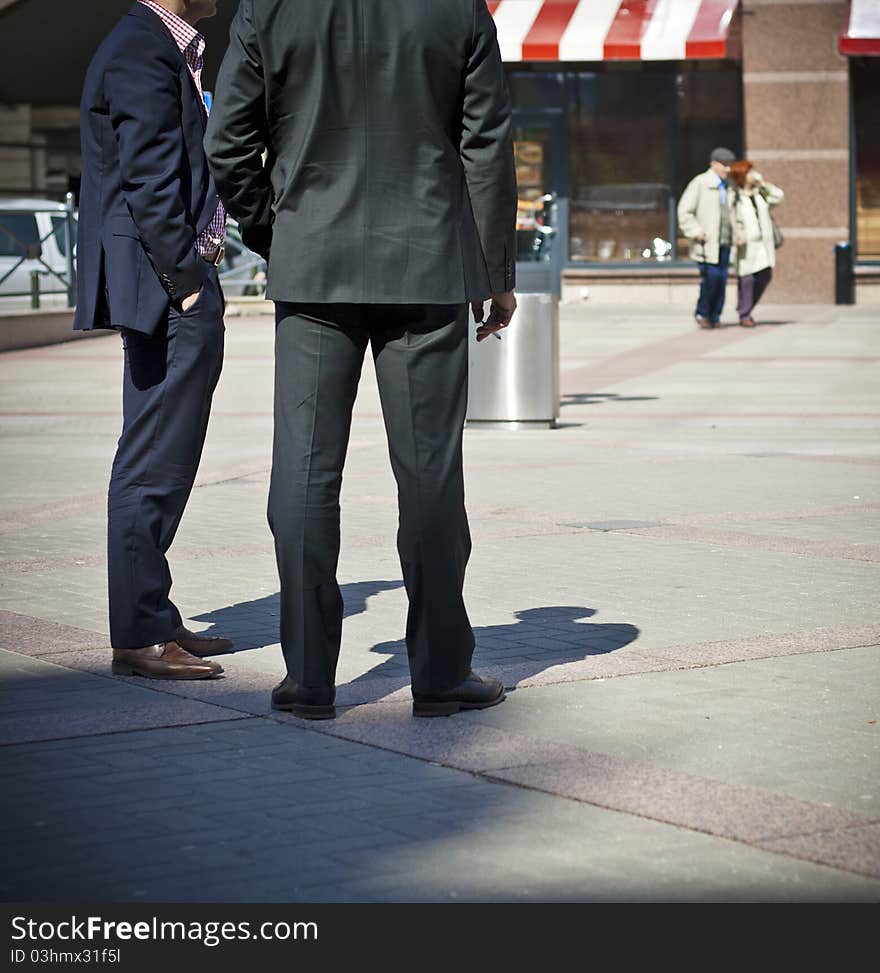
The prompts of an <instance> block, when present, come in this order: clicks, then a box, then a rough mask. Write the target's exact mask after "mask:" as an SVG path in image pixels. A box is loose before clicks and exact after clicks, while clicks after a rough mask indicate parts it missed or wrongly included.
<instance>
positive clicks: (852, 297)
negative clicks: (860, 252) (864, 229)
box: [834, 242, 856, 304]
mask: <svg viewBox="0 0 880 973" xmlns="http://www.w3.org/2000/svg"><path fill="white" fill-rule="evenodd" d="M855 302H856V290H855V271H854V268H853V250H852V244H850V243H846V242H840V243H836V244H835V245H834V303H835V304H855Z"/></svg>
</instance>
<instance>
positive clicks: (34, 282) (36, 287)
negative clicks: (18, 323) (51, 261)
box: [31, 270, 40, 311]
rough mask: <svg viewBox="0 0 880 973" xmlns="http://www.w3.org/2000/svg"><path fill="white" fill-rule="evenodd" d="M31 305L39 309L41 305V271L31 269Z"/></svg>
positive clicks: (34, 308)
mask: <svg viewBox="0 0 880 973" xmlns="http://www.w3.org/2000/svg"><path fill="white" fill-rule="evenodd" d="M31 307H32V308H33V310H35V311H37V310H39V307H40V272H39V270H32V271H31Z"/></svg>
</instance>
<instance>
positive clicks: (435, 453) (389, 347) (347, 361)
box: [268, 303, 474, 693]
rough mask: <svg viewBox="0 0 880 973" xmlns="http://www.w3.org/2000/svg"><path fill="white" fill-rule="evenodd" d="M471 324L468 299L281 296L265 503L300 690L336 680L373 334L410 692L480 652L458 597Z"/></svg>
mask: <svg viewBox="0 0 880 973" xmlns="http://www.w3.org/2000/svg"><path fill="white" fill-rule="evenodd" d="M467 328H468V317H467V308H466V306H464V305H428V306H425V305H406V306H404V305H390V306H389V305H350V304H349V305H343V304H320V305H303V304H285V303H278V304H277V305H276V332H275V440H274V448H273V455H272V477H271V485H270V490H269V511H268V513H269V525H270V527H271V529H272V533H273V535H274V538H275V552H276V557H277V562H278V573H279V576H280V580H281V647H282V650H283V653H284V660H285V663H286V665H287V671H288V673H289V675H290V677H291V678H292V679H293V680H294V681H295V682H296V683H298V684H299V685H301V686H307V687H313V688H314V687H326V686H333V685H335V679H336V666H337V661H338V658H339V648H340V643H341V638H342V617H343V601H342V595H341V592H340V589H339V585H338V583H337V580H336V569H337V563H338V559H339V541H340V534H339V514H340V508H339V495H340V489H341V486H342V471H343V465H344V463H345V456H346V450H347V448H348V440H349V432H350V428H351V417H352V408H353V406H354V401H355V395H356V393H357V387H358V381H359V378H360V374H361V367H362V364H363V360H364V354H365V352H366V349H367V345H368V344H369V345H371V347H372V353H373V358H374V361H375V367H376V376H377V379H378V384H379V395H380V399H381V403H382V413H383V417H384V421H385V430H386V434H387V438H388V448H389V453H390V457H391V467H392V470H393V472H394V476H395V479H396V480H397V489H398V508H399V524H398V532H397V549H398V554H399V557H400V564H401V568H402V571H403V580H404V585H405V587H406V592H407V596H408V599H409V611H408V616H407V621H406V646H407V654H408V657H409V665H410V675H411V681H412V688H413V690H414V691H415V692H421V693H432V692H442V691H444V690H446V689H451V688H452V687H454V686H457V685H458V684H459V683H461V682H463V681H464V680H465V679H466V678H467V675H468V672H469V670H470V664H471V657H472V655H473V650H474V636H473V631H472V629H471V625H470V622H469V620H468V616H467V612H466V610H465V606H464V600H463V597H462V587H463V585H464V577H465V567H466V565H467V561H468V558H469V556H470V552H471V538H470V532H469V530H468V522H467V515H466V512H465V504H464V477H463V472H462V431H463V428H464V420H465V412H466V406H467Z"/></svg>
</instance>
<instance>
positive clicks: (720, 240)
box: [678, 148, 736, 328]
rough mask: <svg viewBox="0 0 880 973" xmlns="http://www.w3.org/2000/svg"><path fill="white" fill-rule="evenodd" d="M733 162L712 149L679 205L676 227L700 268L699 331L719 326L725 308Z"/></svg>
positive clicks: (727, 154)
mask: <svg viewBox="0 0 880 973" xmlns="http://www.w3.org/2000/svg"><path fill="white" fill-rule="evenodd" d="M735 160H736V156H735V155H734V154H733V152H731V151H730V149H725V148H717V149H713V150H712V154H711V155H710V157H709V168H708V169H707V170H706V171H705V172H701V173H700V174H699V175H698V176H695V177H694V178H693V179H692V180H691V181H690V182H689V183H688V186H687V188H686V189H685V191H684V192H683V193H682V195H681V199H680V200H679V202H678V225H679V227H680V228H681V232H682V233H683V234H684V235H685V236H686V237H687V238H688V240H689V241H690V255H691V259H692V260H696V262H697V264H698V266H699V268H700V297H699V300H698V301H697V313H696V319H697V324H698V325H699V326H700V327H701V328H716V327H718V323H719V321H720V320H721V311H722V310H723V308H724V292H725V290H726V288H727V268H728V267H729V265H730V248H731V246H732V245H733V219H732V217H731V202H732V193H730V192H729V191H728V186H727V180H728V178H729V176H730V166H731V163H732V162H734V161H735Z"/></svg>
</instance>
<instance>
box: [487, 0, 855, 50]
mask: <svg viewBox="0 0 880 973" xmlns="http://www.w3.org/2000/svg"><path fill="white" fill-rule="evenodd" d="M865 2H866V3H870V2H871V0H865ZM737 3H738V0H488V4H489V10H490V12H491V13H492V15H493V16H494V18H495V24H496V26H497V28H498V44H499V46H500V47H501V56H502V58H503V59H504V60H505V61H611V60H623V61H680V60H684V59H685V58H723V57H729V56H730V54H729V53H728V43H727V41H728V34H729V31H730V23H731V20H732V19H733V14H734V12H735V10H736V7H737Z"/></svg>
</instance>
